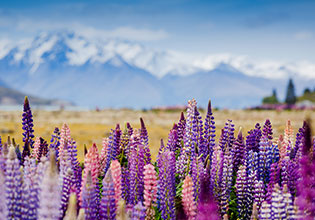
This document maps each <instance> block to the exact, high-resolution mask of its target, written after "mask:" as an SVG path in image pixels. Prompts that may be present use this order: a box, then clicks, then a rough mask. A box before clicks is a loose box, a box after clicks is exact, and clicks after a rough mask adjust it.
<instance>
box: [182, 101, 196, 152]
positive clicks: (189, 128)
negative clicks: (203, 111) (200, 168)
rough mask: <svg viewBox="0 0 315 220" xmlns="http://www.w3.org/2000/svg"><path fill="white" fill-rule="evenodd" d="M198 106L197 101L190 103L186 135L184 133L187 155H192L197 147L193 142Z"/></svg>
mask: <svg viewBox="0 0 315 220" xmlns="http://www.w3.org/2000/svg"><path fill="white" fill-rule="evenodd" d="M196 105H197V102H196V100H195V99H192V100H189V101H188V106H187V119H186V125H185V133H184V138H183V139H184V150H185V152H186V153H187V154H190V153H191V152H192V151H193V150H194V148H195V146H194V143H193V142H192V141H193V140H192V139H193V135H194V134H193V120H194V115H195V112H194V111H195V107H196Z"/></svg>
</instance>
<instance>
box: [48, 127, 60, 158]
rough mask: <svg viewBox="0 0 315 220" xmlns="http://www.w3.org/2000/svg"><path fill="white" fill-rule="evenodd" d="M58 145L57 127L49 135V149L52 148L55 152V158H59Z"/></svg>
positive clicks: (58, 132) (58, 134) (58, 133)
mask: <svg viewBox="0 0 315 220" xmlns="http://www.w3.org/2000/svg"><path fill="white" fill-rule="evenodd" d="M59 146H60V131H59V128H55V130H54V133H53V134H52V135H51V139H50V145H49V149H53V150H54V151H55V152H56V158H59Z"/></svg>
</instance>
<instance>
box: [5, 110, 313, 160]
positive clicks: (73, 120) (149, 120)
mask: <svg viewBox="0 0 315 220" xmlns="http://www.w3.org/2000/svg"><path fill="white" fill-rule="evenodd" d="M33 113H34V130H35V136H41V137H43V138H44V139H45V140H47V141H48V142H49V141H50V137H51V134H52V132H53V131H54V128H55V127H59V128H60V127H61V126H62V124H63V123H67V124H68V125H69V127H70V130H71V136H72V137H73V138H74V139H75V140H76V142H77V145H78V155H79V159H80V160H82V158H83V149H84V148H83V146H84V144H86V145H87V147H88V148H89V147H90V146H91V145H92V143H93V142H95V143H96V144H97V146H98V148H99V149H101V143H102V139H103V138H104V137H108V135H109V132H110V129H112V128H114V127H115V125H116V123H119V124H120V126H121V128H124V123H125V122H130V123H131V125H132V126H133V127H135V128H139V127H140V123H139V118H140V117H142V118H143V119H144V122H145V124H146V126H147V129H148V133H149V143H150V149H151V152H152V155H153V157H154V158H155V156H156V155H157V152H158V148H159V146H160V139H161V138H162V139H164V142H165V143H166V142H167V136H168V132H169V130H170V129H171V127H172V126H173V123H174V122H177V121H178V119H179V117H180V112H176V111H173V112H169V111H133V110H123V109H122V110H104V111H100V112H96V111H82V112H70V111H55V112H49V111H38V110H35V111H34V112H33ZM21 114H22V112H18V111H11V112H0V136H1V137H2V139H5V138H6V137H7V136H8V135H10V136H11V137H14V138H15V139H16V141H17V143H18V144H20V145H21V143H22V126H21ZM204 115H205V112H202V116H203V117H204ZM314 116H315V111H281V112H278V111H249V110H248V111H247V110H221V111H215V112H214V117H215V122H216V127H217V133H216V135H217V138H218V137H219V135H220V130H221V128H223V127H224V123H225V121H226V120H227V119H232V120H233V123H235V127H236V131H238V128H239V127H240V126H242V128H243V134H244V135H246V134H247V131H248V130H250V129H252V128H253V127H254V126H255V124H256V123H257V122H258V123H261V124H262V123H263V122H264V121H265V120H266V119H267V118H269V119H270V120H271V122H272V126H273V130H274V134H275V137H278V136H279V134H282V133H283V130H284V128H285V125H286V121H287V120H288V119H290V120H291V124H292V126H293V127H294V131H295V132H296V131H297V129H298V128H299V127H301V126H302V123H303V120H305V119H306V118H310V119H313V118H314ZM312 127H314V128H315V121H314V120H313V121H312Z"/></svg>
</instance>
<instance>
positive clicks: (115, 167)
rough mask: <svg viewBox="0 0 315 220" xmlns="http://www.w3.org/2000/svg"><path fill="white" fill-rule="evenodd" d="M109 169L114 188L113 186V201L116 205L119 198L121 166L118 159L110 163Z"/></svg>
mask: <svg viewBox="0 0 315 220" xmlns="http://www.w3.org/2000/svg"><path fill="white" fill-rule="evenodd" d="M110 170H111V172H112V178H113V182H114V188H115V201H116V206H118V202H119V200H120V199H121V194H122V190H121V166H120V163H119V162H118V160H113V161H112V163H111V164H110Z"/></svg>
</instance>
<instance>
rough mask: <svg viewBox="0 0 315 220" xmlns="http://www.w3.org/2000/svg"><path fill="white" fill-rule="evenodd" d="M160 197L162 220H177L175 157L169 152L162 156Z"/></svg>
mask: <svg viewBox="0 0 315 220" xmlns="http://www.w3.org/2000/svg"><path fill="white" fill-rule="evenodd" d="M157 164H158V168H159V178H158V197H159V202H160V203H159V209H160V211H161V217H162V219H175V194H176V189H175V155H174V152H171V151H169V150H167V151H165V152H164V153H162V154H161V155H160V158H159V160H158V161H157Z"/></svg>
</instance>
